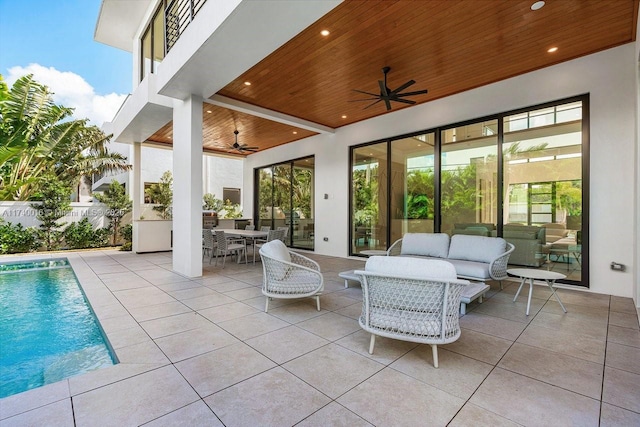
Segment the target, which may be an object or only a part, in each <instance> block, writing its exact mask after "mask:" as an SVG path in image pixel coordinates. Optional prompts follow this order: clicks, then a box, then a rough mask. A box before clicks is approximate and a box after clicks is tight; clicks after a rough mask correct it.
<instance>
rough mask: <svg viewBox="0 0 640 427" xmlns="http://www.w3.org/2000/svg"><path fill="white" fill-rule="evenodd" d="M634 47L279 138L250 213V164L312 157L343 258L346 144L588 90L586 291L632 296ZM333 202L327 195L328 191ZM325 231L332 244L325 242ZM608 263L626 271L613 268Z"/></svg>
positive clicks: (318, 208)
mask: <svg viewBox="0 0 640 427" xmlns="http://www.w3.org/2000/svg"><path fill="white" fill-rule="evenodd" d="M636 58H637V55H636V51H635V44H633V43H631V44H626V45H623V46H620V47H617V48H614V49H609V50H606V51H603V52H600V53H597V54H594V55H590V56H587V57H582V58H578V59H576V60H573V61H569V62H565V63H562V64H558V65H555V66H553V67H548V68H545V69H542V70H538V71H534V72H531V73H528V74H524V75H521V76H518V77H514V78H511V79H508V80H505V81H501V82H498V83H494V84H491V85H487V86H484V87H480V88H477V89H473V90H470V91H467V92H463V93H460V94H457V95H454V96H450V97H447V98H443V99H439V100H436V101H433V102H429V103H427V104H423V105H419V106H415V107H412V108H408V109H404V110H401V111H397V112H395V113H391V114H385V115H382V116H379V117H376V118H374V119H370V120H367V121H363V122H359V123H355V124H353V125H350V126H345V127H342V128H339V129H338V130H337V131H336V133H335V134H334V135H317V136H314V137H310V138H307V139H304V140H302V141H299V142H296V143H291V144H286V145H282V146H279V147H276V148H273V149H270V150H267V151H265V152H262V153H256V154H253V155H251V156H249V157H247V159H246V160H245V168H244V183H245V186H244V191H243V200H244V207H245V213H247V212H253V196H252V195H253V191H254V188H253V171H254V168H258V167H262V166H264V165H268V164H272V163H274V162H279V161H285V160H290V159H294V158H298V157H302V156H308V155H315V164H316V169H315V171H316V182H315V190H316V192H315V217H316V226H315V227H316V233H315V236H316V241H315V250H316V253H318V254H323V255H333V256H341V257H345V256H347V254H348V248H349V241H348V237H347V236H348V235H349V224H348V209H349V203H348V194H349V192H348V185H349V175H350V168H349V164H348V159H349V147H350V146H352V145H357V144H361V143H365V142H369V141H374V140H378V139H382V138H386V137H392V136H396V135H401V134H404V133H408V132H414V131H419V130H425V129H431V128H435V127H438V126H443V125H449V124H453V123H457V122H461V121H465V120H471V119H474V118H478V117H482V116H486V115H490V114H493V113H499V112H505V111H510V110H513V109H517V108H523V107H529V106H533V105H536V104H540V103H544V102H549V101H554V100H558V99H562V98H567V97H571V96H575V95H581V94H585V93H590V107H591V114H590V144H591V145H590V146H591V164H590V178H591V192H590V227H589V232H590V271H589V273H590V285H591V288H590V290H591V291H593V292H598V293H607V294H612V295H618V296H625V297H631V296H632V295H633V294H634V280H637V279H635V278H636V275H637V272H636V268H637V263H636V262H635V261H636V255H635V248H637V244H638V238H637V233H636V232H635V230H634V224H635V222H636V218H637V216H638V209H639V207H638V203H637V201H636V198H637V196H636V195H637V189H636V185H635V183H636V182H637V170H638V162H637V158H638V157H637V154H636V151H637V141H636V124H637V117H636V113H635V112H636V109H635V105H636V89H635V88H636V84H635V83H636V67H637V61H636ZM324 193H327V194H329V199H328V200H325V199H323V194H324ZM323 237H328V239H329V240H328V242H324V241H323ZM611 261H616V262H620V263H622V264H626V266H627V270H626V271H625V272H617V271H612V270H610V269H609V264H610V263H611Z"/></svg>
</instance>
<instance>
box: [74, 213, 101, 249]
mask: <svg viewBox="0 0 640 427" xmlns="http://www.w3.org/2000/svg"><path fill="white" fill-rule="evenodd" d="M109 234H111V231H110V230H109V229H108V228H98V229H95V230H94V229H93V225H91V223H90V222H89V218H82V220H81V221H79V222H72V223H71V224H69V225H68V226H67V228H65V229H64V232H63V236H64V241H65V243H66V244H67V246H68V247H69V248H70V249H84V248H101V247H103V246H107V244H108V241H109Z"/></svg>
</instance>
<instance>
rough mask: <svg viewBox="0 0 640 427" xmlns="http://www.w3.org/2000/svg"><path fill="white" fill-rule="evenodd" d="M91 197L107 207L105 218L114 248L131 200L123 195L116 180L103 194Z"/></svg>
mask: <svg viewBox="0 0 640 427" xmlns="http://www.w3.org/2000/svg"><path fill="white" fill-rule="evenodd" d="M93 197H95V198H96V200H98V201H99V202H102V203H104V204H105V205H107V211H106V212H105V216H106V217H107V218H108V219H109V229H110V231H111V235H112V237H113V240H112V244H113V245H114V246H115V244H116V240H117V238H118V231H119V228H120V222H121V221H122V217H124V216H125V215H126V214H127V213H129V212H131V207H132V202H131V199H129V196H127V195H126V194H125V191H124V185H122V184H120V183H119V182H118V181H116V180H113V181H111V184H109V188H107V190H106V191H105V192H104V193H103V194H99V193H96V194H94V195H93Z"/></svg>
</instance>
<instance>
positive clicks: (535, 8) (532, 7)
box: [531, 1, 544, 10]
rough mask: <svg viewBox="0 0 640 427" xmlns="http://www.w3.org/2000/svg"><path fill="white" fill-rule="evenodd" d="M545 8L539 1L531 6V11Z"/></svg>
mask: <svg viewBox="0 0 640 427" xmlns="http://www.w3.org/2000/svg"><path fill="white" fill-rule="evenodd" d="M543 6H544V2H543V1H537V2H535V3H534V4H532V5H531V10H539V9H542V7H543Z"/></svg>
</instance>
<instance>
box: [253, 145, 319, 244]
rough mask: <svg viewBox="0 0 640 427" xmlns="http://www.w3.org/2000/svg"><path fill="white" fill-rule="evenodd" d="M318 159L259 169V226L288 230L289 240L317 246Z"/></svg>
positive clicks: (257, 221)
mask: <svg viewBox="0 0 640 427" xmlns="http://www.w3.org/2000/svg"><path fill="white" fill-rule="evenodd" d="M314 165H315V163H314V158H313V157H307V158H304V159H299V160H295V161H292V162H286V163H281V164H278V165H274V166H269V167H266V168H262V169H259V170H258V171H257V174H258V188H257V190H256V191H257V194H258V205H257V207H256V208H257V212H258V219H257V220H256V229H258V230H259V229H260V228H261V227H270V228H271V229H277V228H278V227H283V228H286V229H287V237H286V239H285V243H286V244H287V245H288V246H292V247H296V248H304V249H313V248H314V238H315V234H314V225H315V224H314V213H313V199H314V184H313V182H314Z"/></svg>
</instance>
